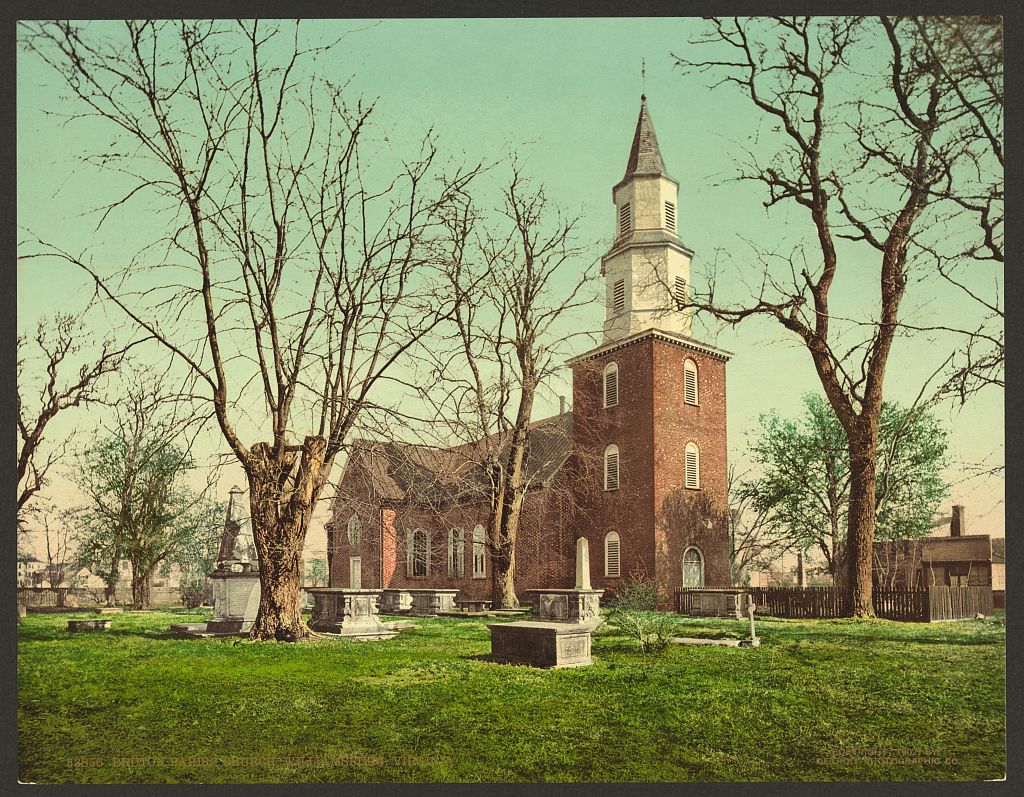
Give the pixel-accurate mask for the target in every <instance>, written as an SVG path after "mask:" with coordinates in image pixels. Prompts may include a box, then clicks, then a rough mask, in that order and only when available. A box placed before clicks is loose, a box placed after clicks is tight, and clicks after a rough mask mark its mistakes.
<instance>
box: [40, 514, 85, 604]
mask: <svg viewBox="0 0 1024 797" xmlns="http://www.w3.org/2000/svg"><path fill="white" fill-rule="evenodd" d="M39 515H40V524H41V525H42V527H43V542H44V544H45V546H46V570H45V571H43V572H44V573H45V576H46V583H47V584H48V585H49V587H50V589H52V590H54V591H55V592H56V595H57V606H63V605H64V596H65V592H64V591H63V590H62V589H60V588H61V587H62V586H63V585H64V582H65V580H68V576H69V575H70V574H69V573H68V567H69V566H70V565H72V564H73V562H74V561H75V558H76V557H75V544H74V536H73V534H72V531H71V526H70V525H69V524H68V523H67V518H66V517H65V516H63V515H62V514H58V513H56V512H54V511H53V510H52V509H51V508H50V507H47V508H46V509H44V510H43V511H42V512H40V513H39Z"/></svg>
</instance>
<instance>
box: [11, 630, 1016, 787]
mask: <svg viewBox="0 0 1024 797" xmlns="http://www.w3.org/2000/svg"><path fill="white" fill-rule="evenodd" d="M75 616H84V615H75V614H56V615H42V614H36V615H29V616H28V618H27V619H26V620H25V621H24V623H23V624H22V625H21V626H20V627H19V629H18V634H19V662H18V690H19V691H18V722H19V776H20V779H21V780H22V781H33V782H40V783H58V782H59V783H70V782H79V783H158V782H271V783H272V782H363V781H418V782H424V781H483V782H495V781H690V780H709V781H710V780H723V781H728V780H976V779H990V778H999V777H1002V775H1003V773H1004V771H1005V760H1006V759H1005V748H1004V734H1005V721H1004V707H1005V701H1004V679H1005V660H1004V652H1005V624H1004V622H1003V620H1002V619H1001V618H997V619H995V620H987V621H976V620H972V621H965V622H959V623H942V624H934V625H918V624H910V623H894V622H888V621H873V622H854V621H848V620H847V621H844V620H819V621H792V620H790V621H787V620H762V621H760V622H759V623H758V635H759V636H760V637H761V638H762V640H763V646H762V647H761V648H758V649H735V648H725V647H680V646H672V647H670V649H669V650H668V651H667V652H666V653H664V654H663V655H647V656H645V655H642V654H641V653H639V652H638V651H637V650H636V649H635V648H634V647H633V646H632V645H631V643H630V642H629V640H627V639H626V638H625V637H623V636H620V635H617V634H616V633H615V631H614V630H613V629H608V628H605V629H601V630H600V631H599V632H597V633H596V634H595V635H594V640H593V653H594V665H593V666H592V667H586V668H580V669H572V670H555V671H552V670H537V669H532V668H526V667H513V666H505V665H498V664H493V663H491V662H489V661H487V660H486V658H487V654H488V653H489V651H490V637H489V634H488V631H487V628H486V625H485V621H483V620H459V619H422V620H417V621H415V622H416V624H417V627H416V629H414V630H412V631H403V632H402V633H401V634H400V635H399V636H398V637H397V638H395V639H391V640H387V641H381V642H362V643H360V642H341V641H333V640H332V641H318V642H312V643H304V644H298V645H286V644H273V643H251V642H247V641H242V640H235V639H210V640H181V639H176V638H174V637H172V636H171V635H170V634H169V633H168V632H167V626H168V624H169V623H171V622H184V621H188V620H193V619H195V620H201V619H203V615H202V614H201V613H195V612H193V613H188V612H185V611H181V612H177V613H174V612H158V613H153V614H138V615H132V614H125V615H113V616H112V620H111V630H109V631H107V632H93V633H78V634H69V633H68V632H67V631H66V630H65V628H66V626H67V620H68V619H69V617H75ZM742 627H743V626H742V624H740V623H738V622H734V621H728V620H720V621H718V620H695V619H686V618H680V634H681V635H683V636H735V635H736V634H737V633H739V632H741V630H742ZM931 756H938V757H939V758H940V761H939V762H938V763H932V762H923V761H921V760H919V759H922V758H927V757H931ZM914 759H917V760H914Z"/></svg>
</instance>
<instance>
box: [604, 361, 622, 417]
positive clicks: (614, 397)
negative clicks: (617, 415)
mask: <svg viewBox="0 0 1024 797" xmlns="http://www.w3.org/2000/svg"><path fill="white" fill-rule="evenodd" d="M618 403H619V366H618V364H617V363H608V365H606V366H605V367H604V406H605V407H616V406H618Z"/></svg>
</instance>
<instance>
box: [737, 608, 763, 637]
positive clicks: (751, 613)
mask: <svg viewBox="0 0 1024 797" xmlns="http://www.w3.org/2000/svg"><path fill="white" fill-rule="evenodd" d="M756 608H757V605H756V604H754V603H753V602H751V603H750V604H748V605H747V611H748V612H749V614H750V639H744V640H743V641H742V642H740V647H742V648H759V647H761V640H760V639H758V636H757V631H756V630H755V629H754V610H755V609H756Z"/></svg>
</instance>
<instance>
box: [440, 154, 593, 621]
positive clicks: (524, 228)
mask: <svg viewBox="0 0 1024 797" xmlns="http://www.w3.org/2000/svg"><path fill="white" fill-rule="evenodd" d="M577 223H578V219H577V218H575V217H570V216H566V215H565V214H563V213H562V212H561V210H560V209H559V208H557V207H556V206H555V205H554V203H553V202H551V201H550V200H549V199H548V198H547V196H546V195H545V192H544V189H543V187H540V186H535V185H533V184H531V182H530V181H529V180H528V179H527V178H525V177H524V175H523V174H522V171H521V168H520V167H519V165H518V164H513V166H512V174H511V176H510V178H509V180H508V182H507V183H505V185H504V188H503V197H502V203H501V206H500V208H498V209H497V211H496V212H494V213H488V212H481V210H480V208H479V207H478V206H474V205H473V203H471V202H467V203H464V204H462V205H461V206H460V207H459V208H458V209H457V212H455V213H453V214H452V215H450V216H449V218H448V226H449V231H450V239H449V241H448V242H447V243H446V254H448V256H449V259H448V267H447V274H446V278H447V287H446V290H447V292H448V293H449V300H450V301H451V302H452V304H453V307H454V311H453V317H452V320H451V324H450V330H451V334H450V335H446V336H445V340H446V342H447V344H449V345H445V346H442V347H440V348H438V349H437V351H436V352H435V355H434V358H435V363H436V365H435V370H434V372H433V374H432V375H431V379H430V380H429V383H430V386H431V387H430V389H426V390H424V394H425V396H426V397H427V398H428V399H430V400H432V401H433V402H434V406H436V407H437V409H438V413H437V414H438V418H439V421H440V422H439V424H438V425H437V427H436V429H437V430H439V431H440V434H441V437H442V439H446V440H448V441H449V445H450V444H451V443H452V442H454V443H457V444H459V445H460V447H459V452H460V453H461V454H462V455H463V457H464V459H465V464H466V465H467V466H468V468H469V470H471V471H472V472H474V473H481V474H483V475H482V478H481V479H480V480H479V482H470V484H475V485H476V488H477V490H476V492H477V494H476V495H463V496H462V498H461V500H463V501H466V500H476V501H479V502H480V503H482V504H483V505H484V506H486V507H487V509H488V522H487V528H486V546H487V552H488V559H489V561H490V565H491V566H490V574H491V583H492V605H493V606H494V607H495V608H512V607H516V606H518V605H519V604H518V599H517V598H516V591H515V562H516V542H517V539H518V536H519V532H520V526H521V519H522V513H523V506H524V502H525V500H526V496H527V493H528V491H529V490H530V489H531V487H535V486H539V484H540V483H541V482H543V481H544V480H548V481H547V482H546V484H547V485H551V484H552V482H551V481H550V477H551V476H552V474H553V472H554V468H552V467H544V466H545V465H546V464H549V463H543V462H540V461H532V462H531V455H532V453H533V452H532V449H531V439H532V438H533V437H534V436H535V434H536V432H535V428H534V426H533V425H532V424H533V421H534V406H535V402H536V399H537V395H538V391H539V390H541V388H542V386H543V385H544V383H545V380H547V379H548V378H549V377H551V375H552V374H553V373H554V372H555V370H557V369H558V368H560V367H561V366H562V364H563V358H564V357H565V356H566V355H567V353H568V350H567V348H566V344H567V343H568V342H569V341H570V340H571V338H572V337H573V336H574V335H578V334H583V333H581V332H580V331H579V330H580V329H581V328H582V327H580V326H579V325H574V324H573V323H572V319H573V315H574V311H575V310H576V309H577V308H580V307H583V306H586V305H588V304H590V303H591V301H592V297H591V296H589V294H588V291H587V288H588V285H589V282H590V280H591V279H592V276H593V275H592V273H591V270H590V269H588V268H587V267H586V264H585V263H583V262H581V256H582V254H583V249H582V247H580V246H579V244H578V243H577V241H576V226H577ZM447 326H448V325H446V329H447ZM547 431H548V432H551V431H552V430H550V429H549V430H547ZM554 433H555V434H557V432H554ZM567 441H568V436H567V435H565V439H564V440H563V441H562V442H563V443H566V445H556V446H554V448H556V449H557V450H558V452H559V457H560V461H559V462H558V463H552V464H554V465H555V466H557V465H560V464H561V461H562V460H564V457H565V456H566V455H567V454H568V445H567ZM541 455H542V452H540V451H538V452H536V454H533V456H534V459H535V460H537V459H538V458H539V457H540V456H541Z"/></svg>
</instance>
